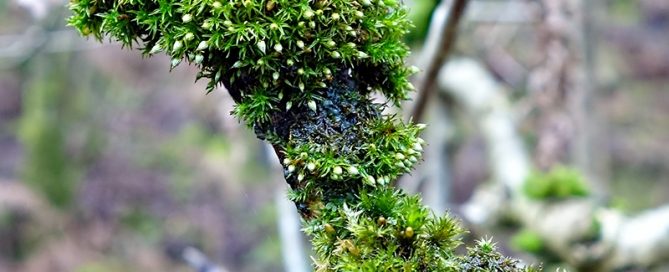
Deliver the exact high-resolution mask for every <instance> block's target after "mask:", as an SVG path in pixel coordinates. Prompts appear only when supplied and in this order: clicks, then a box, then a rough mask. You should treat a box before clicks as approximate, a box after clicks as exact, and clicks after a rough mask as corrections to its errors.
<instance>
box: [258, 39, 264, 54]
mask: <svg viewBox="0 0 669 272" xmlns="http://www.w3.org/2000/svg"><path fill="white" fill-rule="evenodd" d="M256 46H257V47H258V49H260V52H262V53H263V54H265V49H266V46H265V41H259V42H258V43H257V44H256Z"/></svg>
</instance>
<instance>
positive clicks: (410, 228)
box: [404, 227, 414, 238]
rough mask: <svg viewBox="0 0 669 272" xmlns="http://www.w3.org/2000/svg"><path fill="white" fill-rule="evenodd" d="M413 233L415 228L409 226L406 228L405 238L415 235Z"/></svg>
mask: <svg viewBox="0 0 669 272" xmlns="http://www.w3.org/2000/svg"><path fill="white" fill-rule="evenodd" d="M413 235H414V231H413V228H412V227H407V228H406V229H405V230H404V237H405V238H411V237H413Z"/></svg>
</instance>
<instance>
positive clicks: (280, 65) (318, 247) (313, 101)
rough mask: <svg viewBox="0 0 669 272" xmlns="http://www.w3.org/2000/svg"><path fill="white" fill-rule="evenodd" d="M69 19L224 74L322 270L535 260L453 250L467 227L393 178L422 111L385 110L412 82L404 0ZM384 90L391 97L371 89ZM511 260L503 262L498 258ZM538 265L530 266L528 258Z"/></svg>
mask: <svg viewBox="0 0 669 272" xmlns="http://www.w3.org/2000/svg"><path fill="white" fill-rule="evenodd" d="M70 8H71V9H72V11H73V15H72V17H71V18H70V19H69V24H70V25H71V26H74V27H76V28H77V29H79V31H80V32H81V33H82V34H83V35H86V36H88V35H92V36H93V37H95V38H96V39H98V40H100V39H101V38H102V37H103V36H105V35H109V36H110V37H111V38H113V39H116V40H119V41H121V42H122V43H123V45H124V46H128V47H132V46H133V45H134V43H135V42H136V43H137V44H139V45H140V46H141V47H143V48H142V50H143V52H144V54H145V55H153V54H156V53H158V52H160V51H165V52H167V54H168V55H169V56H170V57H171V58H172V67H174V66H176V65H178V64H179V63H181V62H182V60H184V59H185V60H186V61H188V62H190V63H192V64H195V65H196V66H198V67H199V68H200V70H201V73H200V74H199V75H198V79H199V78H207V79H209V85H208V90H212V89H213V88H214V87H216V86H217V85H219V84H223V85H224V86H225V87H226V88H227V89H228V92H229V93H230V94H231V96H232V97H233V99H234V100H235V102H236V108H235V110H234V111H233V113H234V114H235V115H236V116H238V117H239V118H240V119H243V120H245V121H246V122H247V124H248V125H249V126H250V127H253V130H254V131H255V133H256V135H257V136H258V138H261V139H266V140H267V141H269V142H270V143H271V144H272V145H273V147H274V149H275V150H276V152H277V154H278V155H279V157H280V160H281V162H282V164H283V166H284V175H285V178H286V181H287V182H288V184H289V185H290V189H289V191H288V197H289V199H291V200H292V201H293V202H295V204H296V207H297V209H298V211H299V212H300V214H301V215H302V218H303V231H304V232H305V233H306V234H308V235H310V236H311V237H312V243H313V246H314V251H315V252H316V253H317V255H318V256H317V257H314V264H315V266H316V270H317V271H526V270H522V269H521V268H518V267H517V265H516V263H517V262H516V261H513V260H510V259H506V258H503V257H501V256H500V255H499V254H497V253H495V252H494V246H493V245H492V244H491V243H489V241H486V242H482V243H480V244H479V246H477V247H475V248H474V249H471V250H470V254H469V255H466V256H457V255H455V253H454V252H455V248H456V247H457V246H458V245H459V244H460V241H459V239H457V238H456V237H457V235H459V234H461V233H463V232H464V231H463V230H462V229H461V228H460V227H459V225H458V224H457V222H456V221H455V220H454V219H453V218H451V217H449V216H448V215H446V216H442V217H440V216H435V215H433V214H431V213H430V210H429V209H428V207H425V206H424V205H423V204H422V202H421V199H420V197H419V196H413V197H411V196H408V195H406V194H405V193H403V192H402V191H398V190H396V189H394V188H391V187H390V186H389V185H390V183H391V181H392V180H394V179H396V178H397V177H399V176H400V175H402V174H405V173H409V172H410V171H411V170H412V169H413V167H414V165H415V163H417V162H418V160H420V159H421V156H422V155H421V152H422V150H423V146H424V145H425V142H424V141H423V140H422V139H420V138H419V137H418V134H419V132H420V131H421V130H423V129H425V125H422V124H412V123H409V124H405V123H403V122H401V119H400V118H399V117H397V116H388V115H382V114H381V112H382V111H383V109H384V107H386V106H387V104H394V105H399V102H400V101H401V100H403V99H407V98H408V96H407V92H408V91H411V90H413V86H411V84H410V83H409V81H408V79H407V77H408V76H409V75H411V74H413V73H416V72H417V71H418V69H417V68H415V67H412V68H407V67H405V62H404V58H405V57H406V56H407V55H408V54H409V51H408V47H407V46H406V45H404V43H402V41H401V38H402V35H403V34H405V33H406V32H407V31H408V30H407V29H408V28H409V27H410V26H411V23H410V22H409V20H408V19H407V9H406V7H405V6H404V5H402V4H401V1H399V0H374V1H372V0H360V1H351V0H255V1H252V0H244V1H242V0H229V1H217V0H183V1H177V0H116V1H99V0H74V1H73V2H72V3H71V4H70ZM372 92H380V93H381V94H383V95H384V96H385V97H386V98H387V99H388V101H387V102H386V103H384V104H375V103H372V101H371V99H370V94H371V93H372ZM500 269H503V270H500ZM527 271H530V270H527Z"/></svg>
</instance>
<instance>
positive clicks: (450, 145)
mask: <svg viewBox="0 0 669 272" xmlns="http://www.w3.org/2000/svg"><path fill="white" fill-rule="evenodd" d="M405 2H406V3H407V4H408V5H410V6H411V16H412V18H413V20H414V24H415V26H416V28H415V29H413V30H412V32H411V33H410V34H409V35H407V36H406V41H407V43H408V44H409V45H410V46H411V47H412V51H413V52H414V53H413V57H412V59H411V60H410V62H411V63H412V64H414V65H416V66H418V67H420V68H422V69H425V68H426V67H427V66H428V63H427V61H429V60H430V59H429V54H427V53H425V52H428V51H429V50H428V49H425V46H424V44H425V40H426V35H427V33H428V28H429V25H430V19H431V18H432V16H431V14H433V11H434V10H435V8H436V7H437V5H438V4H439V2H440V1H437V0H413V1H408V0H405ZM446 2H448V1H446ZM470 2H471V3H470V5H469V7H468V10H467V12H466V14H465V16H464V17H463V20H462V21H461V22H460V32H459V36H458V40H457V43H456V45H455V48H454V50H453V52H452V57H453V58H457V59H467V60H470V61H475V62H476V63H478V64H479V65H480V66H481V67H483V68H484V69H485V71H486V73H487V75H488V76H489V77H490V78H491V79H493V80H494V82H495V84H497V85H498V86H499V88H498V89H499V91H500V92H501V93H502V94H503V96H504V97H505V99H506V100H507V101H506V102H505V103H507V104H508V105H509V107H510V109H511V112H512V113H513V116H512V117H511V119H512V120H513V121H514V124H515V128H516V129H517V133H518V135H520V137H521V140H522V143H523V144H524V150H527V156H528V157H529V158H530V161H531V165H532V168H533V169H536V171H538V172H550V171H551V169H555V168H556V167H561V168H560V169H563V168H566V169H570V170H568V171H572V170H571V169H573V171H575V172H578V173H579V175H581V176H582V177H583V178H584V179H585V180H586V181H587V183H588V184H589V187H590V188H592V189H591V190H592V192H593V195H595V196H596V197H597V198H598V199H601V202H602V203H606V205H610V206H613V207H616V208H617V209H619V210H621V211H624V212H625V213H629V214H634V213H637V212H640V211H644V210H646V209H651V208H653V207H657V206H660V205H662V204H663V203H667V202H669V183H667V181H669V144H668V143H669V118H667V117H668V116H669V1H666V0H594V1H586V0H581V1H577V0H543V1H530V0H527V1H523V0H513V1H493V0H486V1H483V0H478V1H470ZM584 3H585V4H584ZM65 5H66V2H65V1H63V0H2V1H0V271H17V272H19V271H21V272H24V271H25V272H28V271H30V272H32V271H77V272H84V271H86V272H106V271H194V270H193V268H191V267H190V266H189V265H188V263H187V262H184V260H183V259H184V252H188V251H184V249H186V248H191V249H192V248H196V249H197V250H198V251H199V252H201V253H203V254H204V255H205V256H207V257H208V259H209V260H210V261H211V263H213V264H216V265H217V266H218V268H219V269H220V270H221V271H243V272H247V271H248V272H251V271H298V272H299V271H309V270H310V268H309V264H310V263H311V260H310V259H309V258H308V255H309V252H308V251H309V248H310V246H309V244H308V242H306V240H305V239H304V237H301V236H300V235H299V233H298V234H296V233H297V230H298V227H297V225H298V224H297V222H298V221H297V220H298V219H297V216H296V214H295V212H294V206H291V204H290V203H288V205H285V204H286V203H285V201H286V200H285V199H284V198H283V197H282V196H283V192H284V190H285V182H284V181H283V178H282V175H281V172H280V169H278V167H279V166H278V163H277V160H276V157H275V156H274V154H273V153H272V151H271V150H268V149H267V147H266V146H265V145H264V144H263V143H262V142H261V141H259V140H257V139H256V138H255V136H254V135H253V133H252V132H250V131H248V130H246V129H245V125H244V124H240V123H239V122H238V120H237V119H235V118H233V117H231V116H230V115H229V113H230V111H231V110H232V108H233V103H232V100H231V99H230V97H229V96H228V95H227V93H226V91H225V90H224V89H220V90H216V91H215V92H212V93H210V94H208V95H205V83H204V82H198V83H195V84H194V83H193V82H194V79H195V75H196V73H197V72H198V71H197V70H196V68H194V67H188V66H186V65H182V66H179V67H177V68H175V69H174V70H172V71H171V72H170V71H169V64H170V60H169V59H168V58H167V57H166V56H162V55H161V56H155V57H152V58H150V59H146V58H142V57H141V54H140V53H139V52H137V51H132V50H128V49H121V46H120V45H119V44H118V43H113V42H111V43H110V42H109V41H105V42H104V43H103V44H100V43H97V42H95V41H93V40H86V39H85V38H81V37H79V36H78V34H77V33H76V31H75V30H74V29H71V28H68V27H66V26H65V24H66V22H65V19H66V18H67V17H68V16H69V11H68V10H67V8H66V7H65ZM428 53H429V52H428ZM426 55H427V56H428V58H426ZM416 80H420V79H416ZM416 86H417V87H418V86H419V85H416ZM438 96H439V97H438V98H439V99H435V101H437V102H433V104H434V103H436V104H435V105H436V106H434V105H432V106H431V107H428V108H427V109H425V111H426V113H425V118H424V119H423V120H422V122H423V123H427V124H430V128H429V129H428V130H426V133H428V132H429V134H428V135H425V136H424V138H425V139H426V141H427V142H428V144H429V146H428V148H427V149H428V152H430V153H431V154H430V155H428V154H426V159H427V161H426V162H425V163H424V164H423V165H422V166H421V167H419V168H418V169H417V170H416V171H415V172H414V173H413V174H412V175H411V176H408V177H407V178H405V179H402V180H400V182H399V185H400V186H401V187H402V188H404V189H406V190H408V191H410V192H411V193H421V192H423V196H424V198H425V200H426V203H428V204H430V206H432V207H433V208H434V209H435V210H437V211H443V210H444V209H446V208H449V209H452V210H453V211H454V212H455V213H456V214H457V213H458V212H457V211H458V208H459V207H460V205H463V204H464V203H465V202H467V201H468V200H469V199H470V196H471V195H472V193H473V192H474V190H475V189H476V188H477V187H479V186H480V185H481V184H486V183H487V182H490V180H491V176H493V174H492V171H493V170H491V169H493V166H492V165H491V163H490V162H489V160H488V156H489V148H490V147H489V146H488V144H487V142H486V140H485V138H486V136H485V135H483V132H482V131H481V130H480V128H479V127H478V126H477V125H476V124H477V123H476V122H475V121H474V120H475V119H476V117H475V116H472V114H470V113H468V111H467V110H465V109H464V107H462V106H460V105H458V103H457V102H454V99H453V98H452V97H449V95H448V94H447V92H440V95H438ZM403 108H404V109H405V110H404V114H405V115H409V114H410V112H411V111H410V110H411V109H412V104H411V102H409V103H407V105H405V106H404V107H403ZM396 110H397V111H401V110H400V109H396ZM430 160H431V161H430ZM563 165H566V167H563ZM565 171H567V170H565ZM426 177H429V179H431V180H432V181H430V182H427V181H426V180H428V178H426ZM430 188H438V190H431V189H430ZM286 207H287V208H286ZM282 220H288V222H282ZM291 222H292V223H291ZM465 223H467V222H465ZM515 230H517V227H514V226H513V225H505V226H502V227H499V228H492V229H487V228H486V229H485V231H476V230H474V231H473V233H472V236H475V237H473V238H478V237H482V236H486V235H487V236H495V238H496V240H499V241H500V245H501V246H502V250H503V252H504V253H505V254H509V255H515V256H521V257H522V258H523V259H526V260H528V262H530V263H531V262H544V263H547V264H549V265H552V264H554V265H556V266H561V267H565V265H564V264H563V263H562V262H561V260H559V259H555V258H550V256H549V257H545V256H544V257H545V258H544V257H542V256H539V257H537V256H531V255H528V254H526V253H523V252H524V251H527V250H526V249H527V246H522V245H520V246H514V242H513V240H514V232H515ZM291 233H292V234H291ZM516 243H518V242H516ZM521 244H522V242H521ZM186 259H188V258H186ZM191 259H192V258H191ZM553 270H554V269H553Z"/></svg>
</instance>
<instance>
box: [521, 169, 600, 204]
mask: <svg viewBox="0 0 669 272" xmlns="http://www.w3.org/2000/svg"><path fill="white" fill-rule="evenodd" d="M523 188H524V191H525V194H526V195H527V196H528V197H530V198H532V199H546V198H554V199H565V198H569V197H574V196H587V195H588V194H589V189H588V186H587V183H586V182H585V180H584V179H583V177H582V176H581V174H580V173H579V172H578V171H576V170H575V169H572V168H568V167H565V166H562V165H558V166H555V167H553V168H552V169H551V170H550V171H549V172H547V173H541V172H539V171H533V172H532V173H530V175H529V177H528V178H527V180H526V181H525V184H524V186H523Z"/></svg>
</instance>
